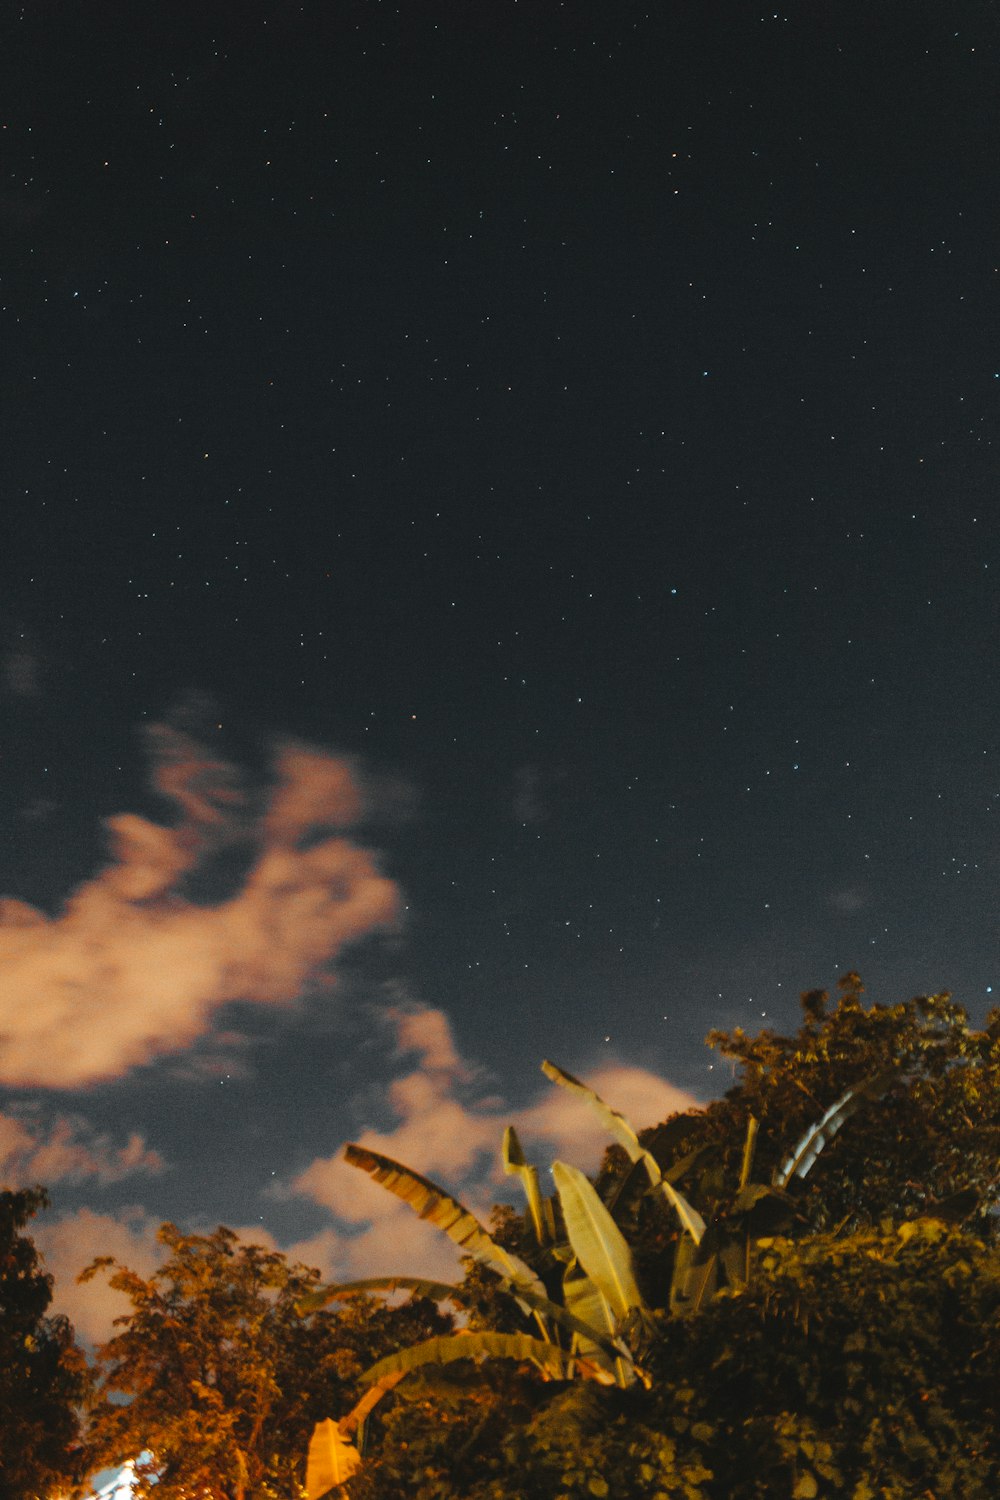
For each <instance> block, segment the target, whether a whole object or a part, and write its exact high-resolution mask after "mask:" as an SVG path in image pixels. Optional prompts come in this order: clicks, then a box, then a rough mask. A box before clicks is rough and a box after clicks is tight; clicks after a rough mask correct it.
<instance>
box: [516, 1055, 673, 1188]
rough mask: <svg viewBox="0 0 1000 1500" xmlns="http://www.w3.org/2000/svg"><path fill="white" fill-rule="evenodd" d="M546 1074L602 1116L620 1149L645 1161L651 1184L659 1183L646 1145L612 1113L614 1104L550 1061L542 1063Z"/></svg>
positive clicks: (656, 1169) (622, 1116) (626, 1123)
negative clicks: (606, 1102) (623, 1148)
mask: <svg viewBox="0 0 1000 1500" xmlns="http://www.w3.org/2000/svg"><path fill="white" fill-rule="evenodd" d="M542 1072H543V1073H544V1074H545V1076H546V1078H550V1079H551V1080H552V1082H553V1083H557V1084H559V1086H560V1088H564V1089H568V1090H569V1092H570V1093H571V1094H578V1095H579V1096H580V1098H581V1099H584V1100H585V1101H586V1102H587V1103H588V1104H589V1105H590V1107H591V1109H593V1110H595V1111H596V1113H597V1114H598V1115H599V1116H600V1118H601V1120H602V1122H603V1124H604V1127H605V1129H606V1130H607V1132H608V1134H609V1135H612V1136H614V1138H615V1140H616V1141H617V1142H618V1144H619V1145H620V1146H624V1147H625V1150H626V1151H627V1152H628V1154H629V1158H630V1160H631V1161H641V1162H642V1163H643V1166H644V1167H645V1168H646V1171H647V1172H648V1173H649V1180H650V1182H654V1183H655V1182H659V1180H660V1169H659V1167H658V1166H657V1164H656V1159H655V1157H653V1156H652V1154H651V1153H650V1152H649V1151H647V1150H646V1148H645V1147H644V1146H643V1145H642V1143H641V1141H640V1140H639V1137H638V1136H637V1135H636V1133H635V1131H634V1130H633V1129H632V1126H631V1125H630V1124H629V1122H628V1121H627V1120H626V1118H625V1116H624V1115H623V1114H620V1113H619V1111H618V1110H617V1109H612V1108H611V1105H610V1104H605V1102H604V1100H603V1099H602V1098H601V1096H600V1095H599V1094H595V1093H594V1090H593V1089H592V1088H588V1086H587V1085H586V1084H585V1083H581V1082H580V1080H579V1078H574V1077H573V1075H572V1073H566V1072H564V1070H563V1069H562V1068H558V1067H556V1065H555V1063H554V1062H549V1060H548V1058H546V1059H545V1061H544V1062H543V1063H542Z"/></svg>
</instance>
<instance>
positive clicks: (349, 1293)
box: [296, 1276, 620, 1358]
mask: <svg viewBox="0 0 1000 1500" xmlns="http://www.w3.org/2000/svg"><path fill="white" fill-rule="evenodd" d="M500 1280H501V1285H502V1287H503V1289H504V1290H505V1291H508V1292H510V1294H511V1296H512V1297H516V1298H517V1300H518V1301H519V1302H522V1303H525V1304H526V1305H527V1307H529V1308H530V1309H531V1311H532V1312H534V1313H540V1314H541V1315H542V1317H543V1318H546V1319H548V1320H549V1321H550V1322H552V1323H555V1324H558V1325H559V1326H560V1327H562V1328H565V1329H566V1331H567V1333H570V1334H573V1335H575V1336H576V1337H578V1338H581V1339H583V1340H584V1341H585V1342H587V1343H592V1344H595V1345H596V1346H597V1347H599V1348H601V1349H603V1351H604V1352H605V1353H606V1354H607V1355H608V1357H609V1358H614V1357H616V1356H617V1355H618V1354H619V1353H620V1350H619V1349H618V1348H617V1346H616V1345H615V1342H614V1340H613V1339H612V1338H611V1337H610V1335H609V1336H608V1337H605V1335H604V1333H603V1332H602V1328H601V1325H598V1326H596V1327H591V1325H590V1323H589V1322H588V1321H586V1320H585V1319H583V1318H582V1317H581V1316H580V1315H578V1314H574V1312H573V1311H571V1310H569V1309H567V1308H565V1307H560V1306H559V1304H558V1302H553V1301H552V1300H551V1298H549V1297H546V1296H543V1295H541V1294H539V1293H537V1292H535V1291H534V1290H533V1289H532V1288H531V1287H530V1286H526V1285H525V1284H524V1283H523V1282H521V1281H519V1282H516V1283H514V1282H512V1281H511V1280H510V1278H509V1277H506V1276H502V1277H501V1278H500ZM396 1291H410V1292H412V1293H413V1294H414V1295H415V1296H418V1297H430V1298H431V1299H432V1300H433V1301H434V1302H444V1301H449V1302H455V1303H457V1304H458V1305H459V1306H462V1304H463V1303H464V1302H466V1301H468V1299H469V1295H470V1294H469V1293H468V1292H467V1291H466V1289H465V1287H464V1286H462V1285H461V1283H458V1284H454V1285H453V1284H452V1283H451V1282H448V1281H426V1280H424V1279H423V1278H422V1277H420V1276H368V1277H366V1278H365V1279H364V1280H363V1281H343V1282H339V1283H336V1284H334V1285H331V1286H325V1287H320V1288H319V1290H318V1291H315V1292H310V1293H309V1294H308V1296H307V1297H303V1298H302V1299H301V1300H300V1301H299V1302H298V1303H297V1304H296V1306H297V1307H298V1308H299V1310H300V1311H301V1312H315V1311H317V1310H318V1309H319V1308H321V1307H326V1306H327V1305H328V1304H329V1303H330V1302H335V1301H339V1300H341V1299H345V1298H348V1297H356V1296H363V1295H364V1294H365V1293H366V1292H396Z"/></svg>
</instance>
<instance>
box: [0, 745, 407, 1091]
mask: <svg viewBox="0 0 1000 1500" xmlns="http://www.w3.org/2000/svg"><path fill="white" fill-rule="evenodd" d="M151 743H152V750H153V756H154V763H153V771H152V782H153V785H154V787H155V788H156V789H157V790H158V791H159V792H160V793H161V794H162V795H163V796H164V797H166V798H168V799H169V800H170V801H171V802H172V803H173V804H174V806H175V807H176V808H178V809H179V811H180V813H181V820H180V822H179V823H178V824H177V825H176V826H168V825H166V824H161V823H156V822H153V821H151V820H150V819H148V818H144V817H140V816H139V815H137V814H135V813H120V814H118V815H117V816H115V817H112V818H109V819H108V820H107V824H106V827H107V831H108V837H109V841H110V845H111V861H110V863H109V864H108V865H107V866H106V867H105V868H104V869H102V870H100V871H99V872H98V873H97V874H95V875H94V876H93V877H92V878H91V879H90V880H88V881H85V882H84V884H83V885H81V886H80V887H79V888H78V889H77V890H76V891H75V892H74V893H73V894H72V896H71V897H70V898H69V900H68V901H67V902H66V904H65V906H64V908H63V910H62V911H61V912H60V913H59V914H58V915H56V916H55V917H51V918H50V917H47V916H46V915H45V914H44V913H43V912H41V911H38V910H36V909H35V908H34V907H31V906H28V905H27V904H25V903H24V902H20V901H15V900H9V899H8V900H6V901H0V1082H4V1083H7V1084H13V1085H19V1086H35V1087H42V1088H67V1089H68V1088H78V1087H81V1086H85V1085H88V1084H93V1083H97V1082H100V1081H102V1080H105V1079H109V1078H113V1077H118V1076H120V1075H122V1074H124V1073H126V1072H127V1071H128V1070H129V1069H131V1068H134V1067H137V1066H139V1065H141V1064H143V1063H149V1062H151V1061H153V1060H154V1059H155V1058H157V1057H159V1056H161V1055H163V1054H165V1053H172V1052H177V1051H180V1050H182V1049H184V1048H187V1047H190V1046H191V1045H192V1044H193V1043H194V1042H196V1041H197V1040H198V1039H199V1038H200V1037H202V1036H204V1035H205V1034H206V1033H208V1032H210V1030H211V1027H212V1022H213V1017H214V1015H215V1012H216V1011H217V1010H218V1008H219V1007H220V1006H222V1005H225V1004H226V1003H227V1002H229V1001H235V1000H240V1001H251V1002H256V1003H258V1004H261V1005H267V1006H287V1005H290V1004H292V1003H294V1001H295V1000H296V999H297V998H298V997H300V996H301V995H302V994H303V993H304V992H306V991H308V990H309V989H310V988H312V987H318V986H320V985H329V984H330V983H332V981H333V979H334V965H335V963H336V960H337V958H338V956H339V955H340V954H341V952H342V951H343V950H344V948H345V947H347V946H348V945H349V944H352V943H355V942H357V941H358V940H359V939H361V938H364V937H366V936H367V935H368V934H370V933H373V932H375V931H378V930H380V929H387V928H391V927H393V926H394V925H395V924H396V923H397V921H398V919H399V913H400V907H401V902H400V893H399V890H398V888H397V886H396V885H395V883H394V882H393V881H392V880H390V879H389V878H388V877H387V876H385V875H384V874H383V873H382V871H381V869H380V867H379V864H378V860H377V858H376V856H375V854H374V853H373V852H372V851H371V850H369V849H367V848H364V847H362V846H361V845H360V844H359V843H357V842H355V841H353V840H352V839H350V838H348V837H347V836H346V834H345V832H344V830H345V829H346V828H348V827H349V826H351V824H353V823H354V822H356V820H357V819H358V818H359V817H360V816H361V814H362V812H363V811H364V797H363V794H362V791H361V788H360V785H359V781H358V778H357V775H356V772H355V770H354V768H353V767H352V765H351V764H350V763H349V762H347V761H344V760H341V759H338V758H337V757H336V756H333V755H329V754H326V753H325V752H322V751H318V750H314V749H311V748H307V747H303V746H299V745H295V744H286V745H284V746H282V747H281V748H280V750H279V753H278V755H277V758H276V763H275V767H274V770H275V782H274V785H273V787H272V788H271V790H270V795H269V796H265V797H261V796H260V795H259V794H258V795H257V797H256V800H255V797H254V795H253V794H252V793H251V792H248V791H247V789H246V787H245V786H244V784H243V780H244V779H243V778H242V777H241V775H240V774H239V773H238V771H237V770H236V769H235V768H234V767H232V766H230V765H229V764H228V763H226V762H225V761H223V760H221V759H220V758H219V757H217V756H214V755H212V754H211V753H209V752H208V751H207V750H206V749H205V748H204V747H203V746H202V745H200V744H199V743H198V742H197V741H196V740H194V739H192V738H190V737H189V736H187V735H186V734H182V733H180V732H179V731H177V730H176V729H173V728H170V727H168V726H160V727H159V728H158V729H156V730H155V731H154V732H153V734H152V737H151ZM233 851H236V853H238V855H239V857H240V869H241V871H242V872H243V873H242V878H241V883H240V884H239V885H238V886H237V888H236V889H235V890H231V891H229V892H228V893H227V894H226V895H225V896H224V897H219V896H218V895H217V894H216V898H215V899H214V900H211V901H206V900H204V899H196V896H197V895H199V894H201V893H202V892H203V890H204V887H205V883H206V881H209V880H210V875H211V870H212V868H213V866H212V862H213V861H216V862H217V861H218V860H219V858H220V857H221V856H224V855H230V856H231V855H233ZM199 881H200V882H201V885H199ZM216 889H217V888H216Z"/></svg>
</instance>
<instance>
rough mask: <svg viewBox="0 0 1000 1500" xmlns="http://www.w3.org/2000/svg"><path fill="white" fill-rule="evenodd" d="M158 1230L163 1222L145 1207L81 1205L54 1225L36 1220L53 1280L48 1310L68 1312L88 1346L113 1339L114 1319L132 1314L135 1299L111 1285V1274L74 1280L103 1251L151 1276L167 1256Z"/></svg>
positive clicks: (36, 1239)
mask: <svg viewBox="0 0 1000 1500" xmlns="http://www.w3.org/2000/svg"><path fill="white" fill-rule="evenodd" d="M158 1228H159V1220H157V1219H154V1218H152V1217H151V1216H150V1215H149V1214H148V1213H147V1212H146V1211H145V1209H142V1208H132V1209H126V1210H124V1211H123V1212H122V1213H121V1215H119V1216H118V1217H115V1216H113V1215H111V1214H99V1213H94V1212H93V1210H92V1209H89V1208H81V1209H78V1210H77V1212H76V1213H75V1214H67V1215H66V1216H65V1217H64V1218H62V1219H57V1220H56V1221H55V1222H54V1223H46V1222H45V1220H44V1219H41V1220H37V1221H36V1222H35V1223H34V1224H33V1225H32V1228H31V1237H32V1239H33V1240H34V1242H35V1244H36V1245H37V1246H38V1248H39V1250H40V1251H41V1252H42V1255H43V1257H44V1259H45V1268H46V1270H47V1271H49V1272H50V1273H51V1274H52V1275H53V1277H54V1278H55V1284H54V1286H53V1295H52V1306H51V1308H50V1311H51V1312H53V1313H64V1314H65V1315H66V1317H68V1318H69V1320H70V1322H71V1323H72V1324H73V1327H74V1328H75V1330H76V1332H77V1333H78V1334H79V1335H80V1337H81V1338H83V1339H85V1340H86V1341H87V1342H88V1343H90V1344H99V1343H103V1342H104V1340H106V1339H108V1338H110V1337H111V1335H112V1333H113V1332H114V1327H113V1323H114V1319H115V1318H119V1317H124V1316H125V1315H126V1314H127V1313H128V1312H130V1311H131V1307H132V1304H131V1302H130V1301H129V1299H128V1297H127V1296H126V1295H125V1293H124V1292H116V1291H113V1290H112V1289H111V1287H109V1286H108V1278H107V1276H104V1275H100V1276H95V1277H94V1279H93V1280H92V1281H88V1282H85V1283H84V1284H83V1285H82V1286H80V1285H78V1283H77V1279H76V1278H77V1276H78V1275H79V1274H80V1272H81V1271H82V1270H83V1268H84V1266H86V1265H89V1263H90V1262H91V1261H92V1260H96V1259H97V1257H98V1256H99V1255H111V1256H113V1257H114V1258H115V1260H118V1261H120V1262H121V1263H122V1265H125V1266H128V1267H129V1269H130V1270H132V1271H136V1272H137V1273H138V1274H139V1275H140V1276H151V1275H152V1273H153V1272H154V1271H155V1270H156V1268H157V1266H158V1265H160V1264H161V1262H162V1261H163V1259H164V1249H163V1246H162V1245H161V1244H160V1243H159V1242H158V1240H157V1238H156V1231H157V1229H158Z"/></svg>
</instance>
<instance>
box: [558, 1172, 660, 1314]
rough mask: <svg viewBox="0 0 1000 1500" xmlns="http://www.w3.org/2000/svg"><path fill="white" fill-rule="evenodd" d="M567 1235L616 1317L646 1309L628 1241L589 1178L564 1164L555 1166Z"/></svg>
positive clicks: (583, 1265) (577, 1256) (578, 1258)
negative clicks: (634, 1308)
mask: <svg viewBox="0 0 1000 1500" xmlns="http://www.w3.org/2000/svg"><path fill="white" fill-rule="evenodd" d="M552 1175H553V1177H554V1178H555V1184H556V1190H557V1192H558V1194H559V1202H560V1204H561V1205H562V1211H563V1218H564V1219H565V1221H566V1233H567V1234H568V1235H569V1242H570V1244H571V1245H572V1246H573V1252H574V1254H575V1255H576V1258H577V1260H578V1261H579V1262H580V1265H581V1266H582V1267H583V1269H584V1270H585V1271H586V1273H587V1275H588V1276H589V1277H590V1279H591V1281H593V1282H594V1284H595V1285H596V1286H597V1288H598V1290H599V1291H600V1292H601V1293H602V1294H603V1295H604V1296H605V1297H606V1298H607V1300H608V1303H609V1305H610V1307H611V1311H612V1313H613V1314H614V1316H615V1317H616V1318H619V1319H621V1318H625V1317H627V1315H628V1313H629V1312H630V1310H631V1309H632V1308H633V1307H644V1306H645V1304H644V1303H643V1300H642V1294H641V1293H640V1291H639V1288H638V1285H637V1284H636V1279H635V1273H634V1271H633V1270H632V1252H631V1250H630V1249H629V1247H628V1242H627V1240H626V1239H625V1236H624V1235H623V1234H622V1232H621V1230H620V1229H619V1228H618V1225H617V1224H616V1223H615V1221H614V1219H613V1218H612V1217H611V1215H610V1214H609V1213H608V1211H607V1209H606V1208H605V1207H604V1204H603V1203H602V1202H601V1200H600V1198H599V1197H598V1196H597V1193H596V1192H595V1190H594V1188H593V1187H592V1185H591V1184H590V1182H588V1180H587V1178H586V1177H585V1176H584V1175H583V1173H582V1172H581V1171H579V1170H578V1169H577V1168H576V1167H570V1166H567V1164H566V1163H565V1162H563V1161H556V1162H553V1163H552Z"/></svg>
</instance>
